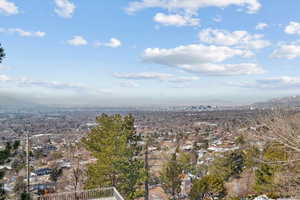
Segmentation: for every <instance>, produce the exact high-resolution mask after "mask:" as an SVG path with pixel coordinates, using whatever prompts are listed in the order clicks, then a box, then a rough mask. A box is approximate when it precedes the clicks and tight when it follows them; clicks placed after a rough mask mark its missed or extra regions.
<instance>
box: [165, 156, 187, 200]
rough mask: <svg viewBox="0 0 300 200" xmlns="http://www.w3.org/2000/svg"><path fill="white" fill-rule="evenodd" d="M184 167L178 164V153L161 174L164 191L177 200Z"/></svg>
mask: <svg viewBox="0 0 300 200" xmlns="http://www.w3.org/2000/svg"><path fill="white" fill-rule="evenodd" d="M182 172H183V168H182V165H181V164H180V163H179V162H178V160H177V156H176V152H175V153H174V154H172V157H171V159H170V160H169V161H168V162H167V163H166V165H165V166H164V168H163V170H162V173H161V181H162V183H163V187H164V189H165V190H166V191H167V192H168V193H170V194H171V195H172V199H176V197H177V195H178V194H179V193H180V191H181V181H182V177H181V175H182Z"/></svg>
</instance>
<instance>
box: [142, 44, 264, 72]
mask: <svg viewBox="0 0 300 200" xmlns="http://www.w3.org/2000/svg"><path fill="white" fill-rule="evenodd" d="M251 55H252V53H251V52H250V51H248V50H242V49H233V48H230V47H225V46H213V45H210V46H205V45H202V44H192V45H187V46H179V47H176V48H173V49H159V48H148V49H146V50H145V51H144V55H143V59H144V61H146V62H151V63H156V64H161V65H166V66H170V67H177V68H180V69H183V70H185V71H188V72H194V73H203V74H208V75H249V74H261V73H263V72H264V70H263V69H262V68H260V67H259V66H258V65H257V64H253V63H240V64H222V62H224V61H227V60H228V59H231V58H233V57H237V56H238V57H242V58H248V57H249V56H251Z"/></svg>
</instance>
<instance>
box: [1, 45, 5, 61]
mask: <svg viewBox="0 0 300 200" xmlns="http://www.w3.org/2000/svg"><path fill="white" fill-rule="evenodd" d="M4 57H5V53H4V49H3V47H2V46H1V44H0V63H2V61H3V58H4Z"/></svg>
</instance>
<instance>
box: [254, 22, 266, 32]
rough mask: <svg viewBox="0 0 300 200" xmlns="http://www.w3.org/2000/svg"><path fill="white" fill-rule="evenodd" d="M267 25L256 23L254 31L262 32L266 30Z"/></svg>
mask: <svg viewBox="0 0 300 200" xmlns="http://www.w3.org/2000/svg"><path fill="white" fill-rule="evenodd" d="M268 26H269V25H268V24H266V23H258V24H257V25H256V26H255V29H256V30H264V29H266V28H268Z"/></svg>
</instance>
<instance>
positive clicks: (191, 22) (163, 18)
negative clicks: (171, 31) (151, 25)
mask: <svg viewBox="0 0 300 200" xmlns="http://www.w3.org/2000/svg"><path fill="white" fill-rule="evenodd" d="M153 20H154V21H155V22H157V23H160V24H162V25H164V26H198V25H199V23H200V20H199V19H197V18H192V17H190V16H181V15H179V14H173V15H166V14H164V13H157V14H156V15H155V16H154V18H153Z"/></svg>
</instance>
